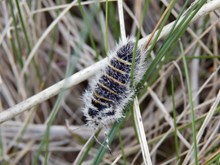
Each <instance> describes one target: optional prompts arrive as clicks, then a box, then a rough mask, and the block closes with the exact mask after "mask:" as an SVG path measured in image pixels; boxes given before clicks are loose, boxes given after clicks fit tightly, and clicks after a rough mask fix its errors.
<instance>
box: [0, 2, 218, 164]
mask: <svg viewBox="0 0 220 165" xmlns="http://www.w3.org/2000/svg"><path fill="white" fill-rule="evenodd" d="M215 1H216V0H215ZM15 2H16V1H13V0H12V5H13V10H12V11H13V12H12V11H11V10H10V5H9V1H7V0H6V1H0V32H1V33H0V73H1V80H0V82H1V111H0V118H1V117H3V113H2V112H5V111H7V109H9V108H12V109H11V110H12V112H13V111H14V109H13V106H14V105H16V104H18V103H20V102H22V101H25V100H27V99H28V98H30V97H31V96H34V95H36V94H38V93H39V92H41V91H43V90H44V89H47V88H48V87H50V86H52V85H54V84H56V83H57V82H59V81H61V80H63V79H65V78H66V77H67V75H72V74H73V75H75V76H78V77H75V79H73V82H71V84H69V85H67V84H68V83H66V82H64V83H63V84H64V85H67V86H68V87H70V86H72V87H71V88H70V89H69V90H67V91H66V92H65V93H64V94H63V95H62V98H61V100H60V101H59V104H60V105H59V106H58V108H57V114H56V117H55V120H54V121H53V123H52V125H51V128H50V142H49V158H48V162H47V164H59V165H62V164H73V163H74V161H75V159H76V158H77V155H78V154H79V152H80V151H82V149H83V146H84V144H85V143H86V141H87V140H88V139H89V138H90V136H91V135H92V134H93V130H92V129H90V128H87V127H80V129H77V130H75V131H74V134H71V133H70V132H69V131H68V130H67V128H66V126H65V120H66V119H68V121H69V123H70V124H71V128H73V129H74V128H77V127H79V126H81V125H83V122H82V121H81V117H82V112H81V111H80V107H81V106H82V103H81V101H80V97H81V95H82V93H83V92H84V90H85V88H86V86H87V81H84V80H87V79H90V76H91V75H94V74H95V72H96V71H97V70H99V69H100V67H101V64H102V63H101V62H100V63H97V62H96V61H98V60H101V59H103V58H105V57H106V49H107V48H109V49H112V48H114V45H115V41H117V40H118V39H119V38H120V28H119V22H118V19H119V18H118V12H117V6H116V4H117V3H116V2H115V1H113V2H110V0H109V3H111V6H109V18H108V19H109V21H108V24H107V28H108V35H107V33H106V24H105V14H106V6H105V1H102V3H98V1H95V0H91V1H89V2H82V6H83V8H84V11H85V17H84V16H82V14H81V13H80V7H79V6H78V4H77V3H75V4H74V3H73V6H70V5H69V4H68V2H66V1H52V0H45V1H18V3H19V6H20V9H21V15H22V18H23V21H24V26H25V29H26V33H27V38H28V42H27V40H26V39H25V33H24V30H23V28H22V24H21V20H20V19H19V15H18V10H17V7H16V3H15ZM142 3H143V2H142V1H134V2H133V1H125V2H124V19H125V31H126V34H129V35H130V36H135V34H136V33H137V31H138V28H137V23H138V22H140V19H141V14H142V10H143V5H142ZM167 5H168V2H167V1H166V0H161V1H160V2H158V1H151V3H150V7H149V10H148V12H147V13H146V15H145V19H144V23H143V26H142V30H141V35H142V41H143V42H146V41H145V39H146V38H145V37H146V36H147V34H150V33H151V32H152V31H153V29H154V27H155V25H156V24H157V22H158V20H159V19H160V17H161V15H162V13H163V11H164V7H165V6H167ZM182 5H183V1H178V2H177V4H176V5H175V7H174V8H173V9H172V16H170V17H169V19H168V20H169V22H172V21H173V20H175V19H176V18H177V16H178V13H179V12H180V10H181V8H182ZM215 7H216V8H218V10H215V11H212V12H210V13H209V14H207V13H206V15H205V16H204V15H201V16H199V18H198V19H197V20H196V21H195V22H193V23H191V24H190V26H188V28H187V31H186V32H185V33H184V35H183V36H182V38H181V43H182V44H183V47H184V54H186V57H187V64H188V70H189V74H190V82H191V87H192V96H193V101H194V102H193V104H194V112H195V117H196V121H197V122H196V134H197V138H198V139H199V141H198V160H199V164H206V163H207V161H208V160H210V159H211V158H212V157H217V156H216V155H220V143H219V142H220V122H219V121H220V107H219V101H220V90H219V89H220V78H219V77H220V74H219V72H220V71H219V69H220V61H219V60H220V59H219V56H220V52H219V50H220V10H219V8H220V5H219V7H217V6H215ZM68 8H70V9H68ZM214 9H215V8H214ZM65 10H66V11H65ZM114 10H115V11H114ZM210 10H212V9H210ZM12 13H14V15H15V18H16V22H15V24H16V26H14V25H15V24H14V23H13V18H12ZM85 21H87V23H85ZM88 22H89V23H88ZM169 22H168V23H169ZM168 23H167V24H168ZM88 25H89V26H88ZM16 31H17V39H16ZM106 37H108V39H107V40H108V46H106V44H105V43H106ZM148 37H149V36H148ZM91 38H92V40H93V41H94V45H95V46H94V45H93V43H92V42H91ZM163 41H164V40H163V39H161V40H160V41H158V45H157V46H156V47H155V48H154V51H153V52H152V55H153V56H154V55H155V56H156V54H154V52H157V51H158V48H159V47H160V45H161V44H163ZM28 43H29V44H30V48H29V47H28ZM13 44H14V45H15V48H13ZM19 44H20V49H19ZM172 54H173V55H172V56H171V57H172V60H171V59H169V60H167V61H166V63H165V64H164V65H163V66H162V65H161V66H162V67H161V69H160V73H159V76H158V78H157V80H156V81H155V82H154V83H153V84H152V85H151V86H150V87H149V90H148V91H147V92H146V93H145V94H144V96H142V97H141V98H140V99H139V103H140V108H141V116H142V121H143V126H144V129H145V135H146V137H147V139H148V146H149V151H150V153H151V160H152V162H153V164H177V160H178V157H177V156H176V149H175V140H174V139H175V136H174V135H176V134H175V133H173V132H174V129H173V128H174V124H173V120H174V116H173V112H172V110H173V107H172V94H171V77H172V76H173V77H174V85H175V92H174V98H175V110H176V119H177V126H178V130H179V132H178V133H177V136H178V152H179V154H180V160H181V163H183V162H184V160H185V162H184V163H186V164H190V162H191V163H192V162H193V159H189V161H186V155H187V154H192V156H193V150H192V149H191V147H192V145H193V138H192V129H191V123H192V121H191V113H190V108H189V107H190V106H189V95H188V91H187V82H186V77H185V74H184V66H183V62H182V59H181V57H182V55H183V52H181V51H180V49H179V46H178V45H177V48H176V49H174V51H173V52H172ZM19 56H20V58H19ZM19 59H20V61H19ZM21 61H22V62H21ZM95 63H96V65H95V66H92V67H91V68H89V69H88V70H89V71H90V72H80V73H83V74H78V75H77V74H76V73H77V72H79V71H82V70H83V69H84V68H87V67H89V66H90V65H92V64H95ZM93 69H94V70H93ZM67 72H68V73H67ZM73 85H74V86H73ZM60 89H61V88H59V89H56V90H57V92H54V91H53V90H54V89H52V91H51V93H52V94H51V95H48V96H45V98H48V100H45V99H44V98H43V97H44V96H42V97H41V98H38V101H39V102H35V103H36V104H31V105H30V106H29V108H28V109H27V108H26V109H24V110H22V111H20V112H19V115H17V114H18V113H16V115H15V114H12V115H11V116H9V117H8V118H7V119H6V121H5V122H3V123H1V125H0V164H10V165H13V164H24V165H28V164H31V162H32V160H33V158H34V155H35V154H36V152H37V150H38V149H39V145H40V143H41V140H42V139H43V138H42V137H43V136H44V134H45V131H46V124H47V123H48V121H49V120H50V118H51V116H50V115H51V112H52V110H53V109H54V107H55V104H56V100H57V98H58V97H57V93H58V92H60ZM40 99H42V100H40ZM38 103H40V104H38ZM33 105H34V106H33ZM19 108H22V107H18V109H19ZM21 112H22V113H21ZM1 114H2V116H1ZM131 119H132V117H131V116H129V117H128V118H127V120H126V121H125V123H124V124H123V126H122V127H121V128H120V135H119V134H118V135H117V136H116V137H115V139H114V141H113V142H112V144H111V145H110V147H111V150H112V154H110V153H106V154H105V157H104V158H103V161H102V164H111V163H113V162H114V161H115V163H116V162H117V163H116V164H125V162H126V163H127V164H141V163H142V162H143V158H142V154H141V149H140V144H139V142H138V138H137V137H136V135H135V131H134V126H133V125H134V123H133V122H132V120H131ZM2 121H3V120H2ZM119 136H120V138H121V139H122V143H123V147H122V146H121V145H120V142H119ZM99 139H100V141H103V139H104V134H103V133H101V134H100V135H99ZM99 147H100V145H99V144H96V145H95V146H94V148H92V149H91V150H90V151H89V154H88V155H87V157H86V158H84V163H85V164H91V162H92V160H93V159H94V157H95V154H96V152H97V150H98V148H99ZM122 148H123V152H124V155H123V154H122V153H123V152H122ZM123 158H124V159H123ZM44 160H45V155H44V152H41V153H40V156H39V159H38V164H42V162H44Z"/></svg>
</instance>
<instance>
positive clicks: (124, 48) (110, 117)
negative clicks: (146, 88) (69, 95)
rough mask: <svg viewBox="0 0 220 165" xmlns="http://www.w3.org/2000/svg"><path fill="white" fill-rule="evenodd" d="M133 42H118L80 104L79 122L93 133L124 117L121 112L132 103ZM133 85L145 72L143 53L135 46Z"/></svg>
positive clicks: (133, 91)
mask: <svg viewBox="0 0 220 165" xmlns="http://www.w3.org/2000/svg"><path fill="white" fill-rule="evenodd" d="M134 49H135V39H131V38H127V39H126V40H125V41H122V40H121V41H120V42H119V44H118V45H117V46H116V48H115V50H113V51H111V52H110V53H109V54H108V61H107V62H106V63H105V65H103V68H102V70H101V71H100V73H98V74H97V75H96V77H95V78H94V79H93V80H92V81H91V82H90V84H89V87H88V89H87V90H86V92H85V93H84V95H83V97H82V100H83V102H84V107H83V108H82V112H83V120H84V122H85V123H86V124H87V125H88V126H91V127H93V128H95V129H97V128H101V127H107V126H108V125H109V124H110V123H113V122H115V121H118V120H119V119H121V118H122V117H124V115H123V114H124V112H123V110H124V108H125V106H126V105H127V104H128V103H129V101H130V100H132V97H133V96H134V94H135V87H131V71H132V57H133V54H134V53H133V52H134ZM135 53H136V56H135V64H134V76H133V84H134V85H135V84H137V83H138V82H139V81H140V80H141V79H142V77H143V74H144V72H145V70H146V69H145V68H146V65H145V62H144V54H145V51H144V50H143V49H142V48H141V47H140V46H137V49H136V52H135Z"/></svg>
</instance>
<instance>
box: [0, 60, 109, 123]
mask: <svg viewBox="0 0 220 165" xmlns="http://www.w3.org/2000/svg"><path fill="white" fill-rule="evenodd" d="M106 61H107V59H104V60H102V61H100V62H97V63H96V64H94V65H92V66H90V67H88V68H86V69H84V70H82V71H80V72H77V73H76V74H74V75H72V76H71V77H69V78H66V79H64V80H62V81H60V82H58V83H56V84H54V85H52V86H51V87H49V88H47V89H45V90H43V91H42V92H40V93H38V94H36V95H34V96H32V97H30V98H28V99H27V100H25V101H23V102H21V103H18V104H16V105H15V106H13V107H11V108H9V109H7V110H6V111H3V112H2V113H0V123H2V122H4V121H7V120H8V119H10V118H12V117H15V116H16V115H18V114H20V113H22V112H24V111H26V110H28V109H30V108H31V107H33V106H35V105H37V104H39V103H42V102H43V101H45V100H47V99H49V98H51V97H53V96H54V95H57V94H58V93H59V92H61V91H62V90H64V89H68V88H70V87H72V86H74V85H76V84H79V83H80V82H82V81H84V80H86V79H87V78H88V77H90V76H92V75H94V73H96V72H98V71H99V70H100V69H101V68H102V66H103V63H105V62H106Z"/></svg>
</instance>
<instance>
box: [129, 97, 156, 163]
mask: <svg viewBox="0 0 220 165" xmlns="http://www.w3.org/2000/svg"><path fill="white" fill-rule="evenodd" d="M133 110H134V121H135V125H136V129H137V134H138V139H139V143H140V146H141V151H142V156H143V160H144V164H146V165H152V161H151V158H150V152H149V148H148V145H147V140H146V135H145V131H144V126H143V122H142V118H141V113H140V108H139V103H138V99H137V96H136V97H135V99H134V106H133Z"/></svg>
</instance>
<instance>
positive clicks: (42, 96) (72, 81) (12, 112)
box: [0, 0, 220, 123]
mask: <svg viewBox="0 0 220 165" xmlns="http://www.w3.org/2000/svg"><path fill="white" fill-rule="evenodd" d="M74 2H75V1H74ZM71 4H72V5H73V4H74V3H71ZM72 5H70V6H72ZM69 8H71V7H69ZM217 8H220V1H219V0H213V1H210V2H208V3H207V4H205V5H204V6H203V7H202V8H201V9H200V10H199V11H198V13H197V14H196V15H195V17H194V18H193V19H192V21H191V22H193V21H195V20H196V19H198V18H199V17H201V16H203V15H205V14H208V13H209V12H211V11H213V10H215V9H217ZM63 12H64V11H63ZM63 12H62V13H63ZM63 14H65V13H63ZM58 18H60V16H58V17H57V19H56V20H55V21H56V22H57V21H58V20H59V19H58ZM52 24H53V25H54V26H55V23H54V22H53V23H52ZM173 24H174V22H172V23H170V24H168V25H167V26H165V27H164V28H163V30H162V32H161V35H160V38H162V37H165V36H166V35H167V34H169V31H170V30H171V28H172V26H173ZM50 27H51V26H50ZM46 32H47V33H49V30H46V31H45V33H46ZM45 33H44V34H45ZM45 37H46V36H45V35H44V37H42V39H41V40H43V39H44V38H45ZM148 39H149V35H148V36H147V37H145V38H143V39H141V40H140V41H139V44H140V45H141V44H142V45H143V44H145V43H146V42H147V40H148ZM41 42H42V41H41ZM41 42H39V41H38V44H36V46H35V48H34V49H33V50H32V53H31V54H34V53H35V52H36V50H37V48H39V44H40V43H41ZM106 60H107V59H104V60H102V61H100V62H98V63H96V64H94V65H92V66H90V67H88V68H86V69H84V70H82V71H80V72H78V73H76V74H74V75H72V76H71V77H69V78H67V79H64V80H62V81H60V82H58V83H57V84H54V85H53V86H51V87H49V88H47V89H45V90H44V91H42V92H40V93H38V94H36V95H34V96H32V97H30V98H29V99H27V100H25V101H23V102H21V103H18V104H17V105H15V106H13V107H11V108H9V109H7V110H5V111H3V112H1V113H0V123H2V122H4V121H7V120H9V119H11V118H13V117H15V116H16V115H18V114H20V113H22V112H24V111H26V110H28V109H30V108H31V107H33V106H35V105H37V104H39V103H42V102H44V101H45V100H47V99H49V98H51V97H52V96H55V95H56V94H58V93H59V92H60V91H61V90H62V89H63V88H65V89H66V88H70V87H72V86H73V85H76V84H78V83H80V82H82V81H84V80H86V79H88V78H89V77H90V76H92V75H94V74H95V73H96V72H97V71H98V70H100V69H101V68H102V65H103V63H105V62H106ZM65 82H66V84H65Z"/></svg>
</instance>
